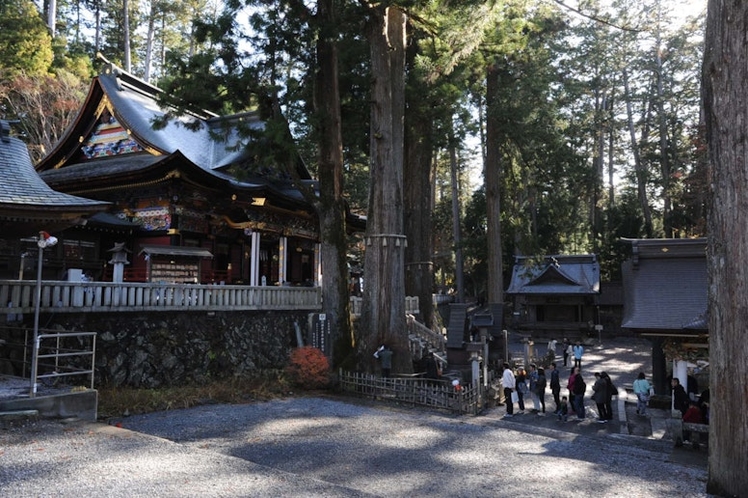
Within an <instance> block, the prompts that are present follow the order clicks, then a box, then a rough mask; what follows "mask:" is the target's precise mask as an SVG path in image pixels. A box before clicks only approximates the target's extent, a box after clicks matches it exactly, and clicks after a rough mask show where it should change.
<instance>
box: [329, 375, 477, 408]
mask: <svg viewBox="0 0 748 498" xmlns="http://www.w3.org/2000/svg"><path fill="white" fill-rule="evenodd" d="M339 381H340V388H341V389H342V390H343V392H346V393H350V394H355V395H358V396H367V397H372V398H374V399H379V400H387V401H396V402H401V403H406V404H409V405H411V406H426V407H429V408H438V409H443V410H449V411H452V412H455V413H460V414H470V415H477V414H478V413H480V411H481V410H482V409H483V407H484V405H485V401H484V393H483V389H482V386H481V385H480V384H477V385H475V386H473V385H460V386H459V388H457V387H455V386H453V385H452V383H451V381H449V380H431V379H423V378H401V377H390V378H383V377H377V376H374V375H371V374H363V373H359V372H345V371H343V370H340V371H339Z"/></svg>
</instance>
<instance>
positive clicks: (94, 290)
mask: <svg viewBox="0 0 748 498" xmlns="http://www.w3.org/2000/svg"><path fill="white" fill-rule="evenodd" d="M35 297H36V281H34V280H0V315H7V316H8V321H13V320H12V319H11V317H12V316H19V315H20V316H22V315H24V314H27V313H34V311H35V308H34V307H35ZM39 303H40V307H39V310H40V311H41V312H44V313H48V312H55V313H80V312H102V311H122V312H126V311H175V310H185V311H186V310H189V311H203V310H207V311H242V310H263V311H264V310H297V311H310V312H318V311H321V310H322V290H321V289H320V288H319V287H286V286H257V287H252V286H247V285H215V284H169V283H143V282H122V283H113V282H68V281H62V280H44V281H42V282H41V299H40V300H39ZM361 305H362V300H361V298H359V297H352V298H351V309H352V310H353V313H354V315H355V313H356V312H358V313H359V314H360V312H361ZM405 308H406V312H407V313H410V314H413V313H418V297H406V298H405Z"/></svg>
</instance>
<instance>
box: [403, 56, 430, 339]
mask: <svg viewBox="0 0 748 498" xmlns="http://www.w3.org/2000/svg"><path fill="white" fill-rule="evenodd" d="M417 52H418V44H417V43H413V42H412V43H410V44H409V48H408V51H407V65H408V66H409V67H410V66H413V65H415V58H416V55H417ZM423 85H424V83H423V82H422V81H421V82H413V86H411V87H410V89H409V91H408V92H407V93H406V95H407V100H408V106H407V108H406V110H405V163H404V165H403V180H404V181H407V182H408V188H407V189H404V191H403V201H404V204H405V213H404V215H405V219H404V223H405V235H406V237H407V238H408V239H407V240H408V246H407V248H406V249H405V294H406V295H407V296H417V297H418V307H419V311H420V313H419V314H418V316H417V317H416V318H417V319H418V320H419V321H421V322H422V323H423V324H424V325H426V326H427V327H429V328H433V327H434V326H435V325H436V323H435V320H434V305H433V292H434V263H433V260H432V253H433V251H432V248H433V243H432V233H431V226H432V223H431V213H432V211H433V210H432V205H433V197H434V196H433V187H432V183H433V179H434V174H433V168H432V158H433V145H432V128H433V127H432V121H433V119H432V117H431V116H430V115H428V112H429V111H428V109H429V107H430V106H429V104H428V102H426V101H425V100H426V98H428V92H426V91H424V88H423Z"/></svg>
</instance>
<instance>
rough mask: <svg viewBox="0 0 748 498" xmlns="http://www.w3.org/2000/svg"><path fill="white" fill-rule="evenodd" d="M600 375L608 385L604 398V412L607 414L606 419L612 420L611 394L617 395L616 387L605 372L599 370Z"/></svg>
mask: <svg viewBox="0 0 748 498" xmlns="http://www.w3.org/2000/svg"><path fill="white" fill-rule="evenodd" d="M600 377H602V378H603V379H605V384H606V385H607V386H608V395H607V396H606V398H605V414H606V415H607V416H608V418H607V419H606V420H613V396H618V389H617V388H616V386H614V385H613V380H612V379H611V378H610V375H608V373H607V372H600Z"/></svg>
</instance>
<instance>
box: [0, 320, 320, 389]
mask: <svg viewBox="0 0 748 498" xmlns="http://www.w3.org/2000/svg"><path fill="white" fill-rule="evenodd" d="M294 322H297V323H298V324H299V326H300V327H301V330H302V331H305V330H306V323H307V313H306V312H295V313H294V312H277V311H267V312H244V311H242V312H211V313H206V312H204V311H203V312H152V313H85V314H84V313H81V314H64V315H63V314H60V315H54V316H51V317H49V316H46V317H45V316H44V315H42V317H41V320H40V324H41V327H43V328H44V329H52V330H61V331H68V332H69V331H85V332H97V333H98V336H97V340H96V376H95V384H96V385H97V386H100V385H112V386H132V387H143V388H153V387H162V386H176V385H184V384H190V383H202V382H206V381H208V380H210V379H218V378H226V377H230V376H234V375H242V374H251V373H252V372H256V371H259V370H266V369H280V368H284V367H285V365H286V361H287V358H288V354H289V352H290V350H291V349H292V348H294V347H296V345H297V344H296V332H295V328H294ZM27 330H28V328H27ZM31 330H33V329H31ZM2 334H5V335H6V337H0V339H6V340H7V342H8V343H22V342H23V336H22V335H21V337H17V336H16V337H10V336H9V335H10V334H16V335H20V334H21V332H20V331H19V330H16V331H0V335H2ZM29 335H31V334H29ZM5 349H7V348H5ZM5 353H11V351H5ZM2 356H5V355H2ZM15 356H16V357H17V356H18V352H17V351H16V352H15ZM0 361H1V360H0ZM16 368H17V367H16ZM40 370H41V367H40ZM40 373H41V372H40ZM19 375H20V374H19Z"/></svg>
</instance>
